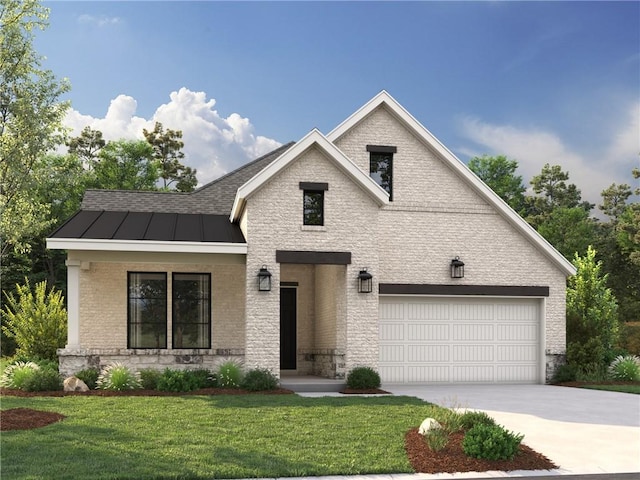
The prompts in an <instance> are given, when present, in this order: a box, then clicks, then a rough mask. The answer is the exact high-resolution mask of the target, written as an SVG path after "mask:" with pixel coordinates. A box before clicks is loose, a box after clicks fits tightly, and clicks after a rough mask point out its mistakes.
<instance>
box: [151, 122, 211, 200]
mask: <svg viewBox="0 0 640 480" xmlns="http://www.w3.org/2000/svg"><path fill="white" fill-rule="evenodd" d="M142 133H143V134H144V138H146V140H147V142H148V143H149V145H151V147H152V148H153V158H155V159H156V160H157V161H158V165H159V168H160V177H161V178H162V181H163V187H164V189H165V190H167V189H168V188H169V186H170V185H171V184H172V183H175V188H176V190H177V191H179V192H191V191H193V189H194V188H195V186H196V185H197V184H198V180H197V179H196V170H195V169H192V168H191V167H187V166H184V165H183V164H182V163H180V160H182V159H183V158H184V153H183V152H182V151H181V149H182V147H184V142H182V140H180V139H181V138H182V131H181V130H171V129H169V128H168V129H167V130H166V131H164V128H163V126H162V123H160V122H156V125H155V128H154V129H153V131H151V132H150V131H148V130H147V129H146V128H145V129H143V130H142Z"/></svg>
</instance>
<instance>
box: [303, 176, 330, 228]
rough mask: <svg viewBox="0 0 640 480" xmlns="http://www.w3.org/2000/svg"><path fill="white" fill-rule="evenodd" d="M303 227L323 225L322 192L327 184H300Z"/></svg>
mask: <svg viewBox="0 0 640 480" xmlns="http://www.w3.org/2000/svg"><path fill="white" fill-rule="evenodd" d="M300 189H301V190H302V191H303V195H302V199H303V200H302V218H303V225H316V226H323V225H324V192H325V191H326V190H329V184H328V183H316V182H300Z"/></svg>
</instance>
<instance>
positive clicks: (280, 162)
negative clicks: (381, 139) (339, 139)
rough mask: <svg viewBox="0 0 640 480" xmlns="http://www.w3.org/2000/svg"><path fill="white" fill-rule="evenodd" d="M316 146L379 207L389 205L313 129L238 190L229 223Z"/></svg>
mask: <svg viewBox="0 0 640 480" xmlns="http://www.w3.org/2000/svg"><path fill="white" fill-rule="evenodd" d="M314 145H317V146H318V147H319V148H320V149H321V150H323V151H324V152H325V153H326V154H327V155H328V156H329V157H331V158H332V159H333V160H334V161H335V163H336V164H337V166H338V167H339V168H340V169H341V170H342V171H344V172H345V173H346V174H347V175H349V176H350V177H351V178H352V179H353V180H354V181H355V182H356V183H358V184H359V185H360V186H361V187H363V189H364V190H365V191H366V192H368V193H369V195H371V196H372V197H373V198H374V199H375V200H376V202H377V203H378V204H379V205H384V204H386V203H388V202H389V194H388V193H387V192H386V191H385V190H384V189H383V188H382V187H380V185H378V184H377V183H376V182H375V180H373V179H372V178H371V177H370V176H369V175H367V174H366V173H365V172H363V171H362V170H360V168H358V166H357V165H356V164H355V163H353V162H352V161H351V159H349V158H348V157H347V156H346V155H345V154H344V153H342V151H340V149H339V148H338V147H336V146H335V145H334V144H333V143H331V142H330V141H328V140H327V138H326V137H325V136H324V135H323V134H322V133H320V131H319V130H318V129H316V128H314V129H313V130H311V132H309V133H308V134H307V135H305V136H304V137H303V138H302V139H301V140H300V141H299V142H297V143H296V144H295V145H293V146H292V147H291V148H290V149H289V150H287V151H286V152H285V153H283V154H282V155H281V156H280V157H278V158H277V159H276V160H274V161H273V162H271V163H270V164H269V165H268V166H267V167H265V168H264V169H263V170H261V171H260V172H258V173H257V174H256V175H254V176H253V177H252V178H251V179H250V180H248V181H247V182H246V183H245V184H244V185H242V186H241V187H240V188H238V191H237V193H236V198H235V200H234V202H233V208H232V209H231V215H230V220H231V221H232V222H235V221H237V220H238V219H239V218H240V216H241V215H242V210H243V208H244V204H245V200H246V198H247V197H249V196H250V195H251V194H252V193H253V192H255V191H257V190H258V189H260V188H261V187H262V186H263V185H264V184H266V183H267V182H268V181H269V180H270V179H271V178H273V177H274V176H276V175H277V174H278V173H279V172H280V171H282V170H283V169H284V168H285V167H287V166H288V165H289V164H290V163H291V162H292V161H294V160H295V159H296V158H298V157H299V156H300V155H302V154H303V153H304V152H305V151H306V150H307V149H309V148H311V147H312V146H314Z"/></svg>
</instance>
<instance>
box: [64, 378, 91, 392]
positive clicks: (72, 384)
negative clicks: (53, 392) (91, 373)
mask: <svg viewBox="0 0 640 480" xmlns="http://www.w3.org/2000/svg"><path fill="white" fill-rule="evenodd" d="M63 385H64V391H65V392H88V391H89V387H87V384H86V383H84V382H83V381H82V380H80V379H79V378H78V377H68V378H65V379H64V383H63Z"/></svg>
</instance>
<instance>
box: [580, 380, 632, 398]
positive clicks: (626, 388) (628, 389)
mask: <svg viewBox="0 0 640 480" xmlns="http://www.w3.org/2000/svg"><path fill="white" fill-rule="evenodd" d="M582 388H590V389H592V390H607V391H609V392H622V393H635V394H636V395H640V384H637V383H636V384H633V383H630V384H628V385H607V384H603V385H582Z"/></svg>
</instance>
